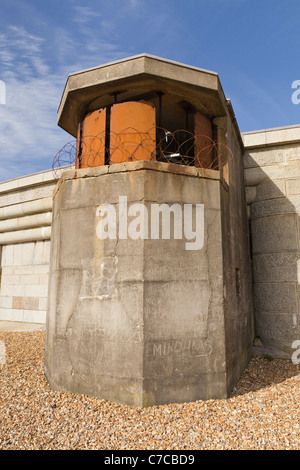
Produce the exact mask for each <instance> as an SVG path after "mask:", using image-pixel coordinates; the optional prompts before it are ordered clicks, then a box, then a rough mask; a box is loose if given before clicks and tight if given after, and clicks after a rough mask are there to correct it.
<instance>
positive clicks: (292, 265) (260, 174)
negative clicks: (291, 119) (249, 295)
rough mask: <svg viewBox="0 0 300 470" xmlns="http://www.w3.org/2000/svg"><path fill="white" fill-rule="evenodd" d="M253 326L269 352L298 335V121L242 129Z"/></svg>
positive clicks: (288, 347) (288, 348)
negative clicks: (282, 125)
mask: <svg viewBox="0 0 300 470" xmlns="http://www.w3.org/2000/svg"><path fill="white" fill-rule="evenodd" d="M243 138H244V143H245V147H246V152H245V156H244V166H245V185H246V192H247V203H248V215H249V222H250V231H251V237H252V263H253V287H254V302H255V329H256V334H257V335H258V336H259V337H260V338H261V340H262V342H263V345H264V346H265V347H266V348H267V349H269V350H270V353H271V354H272V355H273V356H278V357H286V358H289V359H290V358H291V355H292V352H293V348H292V343H293V341H295V340H299V339H300V317H299V314H300V312H299V254H300V253H299V249H300V232H299V228H300V225H299V213H300V126H294V127H287V128H279V129H269V130H266V131H258V132H252V133H245V134H244V135H243Z"/></svg>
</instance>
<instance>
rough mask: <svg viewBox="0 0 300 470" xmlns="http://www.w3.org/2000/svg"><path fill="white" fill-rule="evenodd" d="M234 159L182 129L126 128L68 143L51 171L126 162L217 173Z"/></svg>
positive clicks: (218, 145) (227, 150) (220, 145)
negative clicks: (192, 167)
mask: <svg viewBox="0 0 300 470" xmlns="http://www.w3.org/2000/svg"><path fill="white" fill-rule="evenodd" d="M231 159H233V154H232V151H231V149H230V148H229V147H228V146H227V145H225V144H223V143H219V142H215V141H214V140H213V139H212V138H211V137H210V136H207V135H204V134H203V135H200V134H194V133H192V132H190V131H187V130H185V129H178V130H176V131H174V132H171V131H169V130H167V129H164V128H160V127H155V128H152V129H150V130H149V131H147V132H141V131H140V130H138V129H135V128H132V127H129V128H127V129H124V130H123V131H122V132H120V133H114V132H110V133H109V136H108V135H107V134H106V132H105V131H103V132H102V133H100V134H98V135H96V136H84V139H82V140H81V142H77V141H76V140H75V141H72V142H68V143H67V144H66V145H64V147H63V148H62V149H60V150H59V152H58V153H57V154H56V155H55V157H54V160H53V164H52V169H53V171H54V173H55V175H56V176H60V169H61V167H64V168H68V167H74V166H75V165H76V162H77V166H78V167H79V168H81V167H82V168H87V167H94V166H99V165H105V164H114V163H122V162H128V161H139V160H150V161H160V162H168V163H175V164H179V165H186V166H196V167H198V168H199V167H200V168H209V169H220V167H221V166H222V165H224V164H225V163H228V161H229V160H231Z"/></svg>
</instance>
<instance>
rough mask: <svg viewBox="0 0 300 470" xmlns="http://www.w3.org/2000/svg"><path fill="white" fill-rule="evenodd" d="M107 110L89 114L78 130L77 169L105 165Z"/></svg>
mask: <svg viewBox="0 0 300 470" xmlns="http://www.w3.org/2000/svg"><path fill="white" fill-rule="evenodd" d="M106 112H107V111H106V109H99V110H97V111H93V112H92V113H90V114H88V115H87V116H86V117H85V119H84V121H83V123H82V125H81V126H80V127H79V129H78V138H77V158H76V167H78V168H88V167H94V166H101V165H104V164H105V131H106V128H105V127H106Z"/></svg>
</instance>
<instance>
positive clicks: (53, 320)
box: [45, 162, 252, 406]
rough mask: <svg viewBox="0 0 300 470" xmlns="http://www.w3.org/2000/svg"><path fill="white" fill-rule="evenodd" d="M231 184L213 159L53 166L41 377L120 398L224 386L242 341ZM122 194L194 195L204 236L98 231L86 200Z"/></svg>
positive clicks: (203, 393) (241, 246)
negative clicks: (209, 166)
mask: <svg viewBox="0 0 300 470" xmlns="http://www.w3.org/2000/svg"><path fill="white" fill-rule="evenodd" d="M235 171H239V169H238V168H236V170H235ZM233 188H234V184H233ZM238 194H239V189H238V188H235V190H234V191H233V192H232V195H229V194H228V187H227V186H226V184H225V183H222V181H221V175H220V173H219V172H218V171H212V170H197V169H196V168H188V167H181V166H179V165H170V164H162V163H157V162H136V163H126V164H122V165H121V164H120V165H112V166H111V167H103V168H93V169H92V168H90V169H87V170H78V171H77V172H74V171H71V172H66V173H65V174H64V175H63V176H62V178H61V180H60V182H59V184H58V186H57V190H56V194H55V198H54V205H53V225H52V234H53V235H52V247H51V250H52V256H51V267H50V281H49V304H48V315H47V329H46V332H47V333H46V351H45V372H46V376H47V378H48V380H49V382H50V385H51V387H52V388H54V389H59V390H66V391H71V392H74V393H84V394H89V395H94V396H99V397H102V398H105V399H108V400H112V401H116V402H121V403H126V404H128V405H131V406H149V405H158V404H163V403H170V402H185V401H193V400H197V399H210V398H220V397H226V396H228V394H229V393H230V391H231V389H232V387H233V385H234V384H235V383H236V380H237V378H238V377H239V376H240V374H241V371H242V370H243V369H244V367H245V366H246V364H247V362H248V360H249V357H250V354H251V345H252V336H251V309H249V295H250V294H251V288H250V279H249V277H247V275H248V273H247V266H246V264H247V263H246V262H244V265H245V266H243V261H242V260H243V258H244V256H245V255H246V256H247V254H248V251H247V250H248V245H247V236H246V235H245V233H246V232H245V230H244V228H245V227H244V226H243V223H244V222H243V221H245V217H244V216H243V209H242V207H240V208H239V209H238V210H237V214H236V215H235V216H234V217H232V215H231V211H230V210H229V209H230V206H231V205H232V203H233V202H234V201H233V199H232V200H231V198H235V197H238V198H239V197H241V196H240V194H239V195H238ZM125 195H126V196H127V199H128V205H129V207H130V205H132V204H133V203H142V204H144V206H145V207H147V209H148V213H150V211H151V207H152V204H153V203H154V204H157V203H159V204H160V203H166V204H169V205H171V204H174V203H179V204H181V205H183V204H188V203H189V204H193V205H195V204H204V208H205V218H204V221H205V222H204V223H205V225H204V245H203V248H201V249H199V250H194V251H189V250H186V246H185V242H186V240H185V239H184V238H183V239H173V238H172V237H171V239H170V240H169V239H161V238H160V239H152V238H150V237H149V238H148V239H145V240H144V239H135V240H134V239H131V238H127V239H120V238H119V239H117V240H109V239H107V240H100V239H99V238H97V236H96V227H97V221H98V219H97V215H96V209H97V207H98V206H99V205H100V204H102V203H107V202H110V203H111V204H114V207H116V208H117V209H118V210H119V204H118V201H119V196H125ZM237 195H238V196H237ZM230 201H231V202H230ZM241 203H242V201H241ZM237 204H238V202H237ZM239 210H240V211H241V212H239ZM233 234H236V235H237V236H236V237H235V236H233ZM245 250H246V252H245ZM237 263H238V264H237ZM236 265H238V266H240V272H241V286H240V289H241V292H239V294H238V296H237V292H236V279H235V276H236V270H235V268H236ZM250 303H251V295H250Z"/></svg>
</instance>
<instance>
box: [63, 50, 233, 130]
mask: <svg viewBox="0 0 300 470" xmlns="http://www.w3.org/2000/svg"><path fill="white" fill-rule="evenodd" d="M149 92H157V93H162V94H164V95H167V96H176V97H177V98H178V100H179V101H180V100H184V99H185V100H186V99H188V101H189V103H190V104H191V105H192V106H194V107H195V108H196V109H198V110H199V111H200V112H202V113H203V114H205V115H207V116H211V117H218V116H224V115H225V114H226V109H228V100H226V97H225V95H224V92H223V89H222V86H221V83H220V80H219V76H218V74H217V73H215V72H211V71H208V70H203V69H200V68H197V67H192V66H188V65H184V64H181V63H178V62H174V61H171V60H167V59H162V58H160V57H156V56H152V55H149V54H140V55H137V56H133V57H129V58H126V59H123V60H119V61H116V62H111V63H107V64H104V65H101V66H99V67H94V68H91V69H87V70H83V71H80V72H76V73H73V74H71V75H69V77H68V79H67V82H66V85H65V89H64V92H63V95H62V98H61V102H60V105H59V108H58V125H59V126H60V127H61V128H62V129H64V130H66V131H67V132H68V133H69V134H71V135H72V136H74V137H76V136H77V127H78V123H79V122H81V120H82V119H83V118H84V116H85V115H86V114H87V113H88V112H91V111H94V110H96V109H99V108H101V107H105V106H107V105H109V104H113V103H114V99H115V97H116V96H117V97H118V102H119V101H126V100H132V99H134V97H135V96H136V97H141V96H143V94H144V95H146V94H147V93H149Z"/></svg>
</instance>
